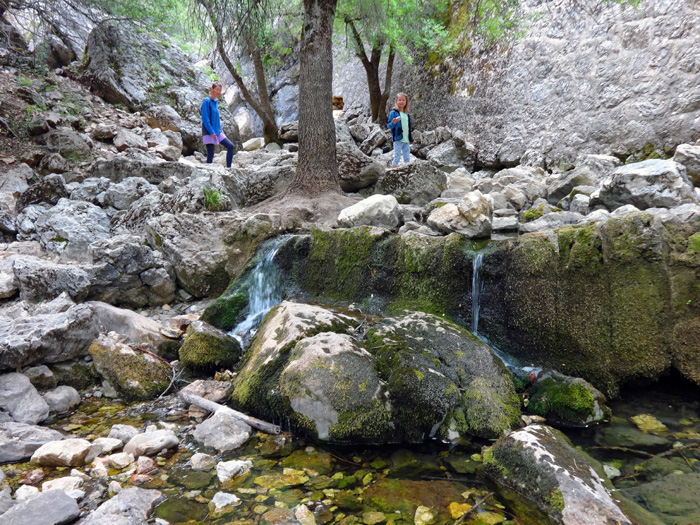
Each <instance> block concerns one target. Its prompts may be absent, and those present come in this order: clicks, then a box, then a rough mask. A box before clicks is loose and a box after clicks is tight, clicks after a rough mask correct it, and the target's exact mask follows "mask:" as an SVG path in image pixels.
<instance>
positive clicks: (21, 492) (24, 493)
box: [15, 485, 41, 501]
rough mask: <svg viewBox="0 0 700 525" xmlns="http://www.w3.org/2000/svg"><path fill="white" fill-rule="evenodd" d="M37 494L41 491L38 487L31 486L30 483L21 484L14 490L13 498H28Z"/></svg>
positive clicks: (21, 499)
mask: <svg viewBox="0 0 700 525" xmlns="http://www.w3.org/2000/svg"><path fill="white" fill-rule="evenodd" d="M39 494H41V492H40V491H39V489H38V488H36V487H32V486H31V485H22V486H21V487H19V488H18V489H17V490H16V491H15V499H16V500H20V501H23V500H28V499H32V498H36V497H37V496H38V495H39Z"/></svg>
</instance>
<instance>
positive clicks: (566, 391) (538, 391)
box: [528, 378, 595, 423]
mask: <svg viewBox="0 0 700 525" xmlns="http://www.w3.org/2000/svg"><path fill="white" fill-rule="evenodd" d="M528 408H529V409H530V410H531V411H532V412H533V413H535V414H537V415H540V416H543V417H547V416H549V415H551V414H554V415H555V416H556V417H557V418H558V419H559V420H561V421H566V422H580V423H584V422H586V421H588V420H589V419H590V418H591V417H593V415H594V414H595V400H594V398H593V394H592V393H591V392H590V391H589V390H588V389H587V388H586V387H585V386H584V385H582V384H581V383H571V382H564V381H555V380H554V379H552V378H547V379H545V380H543V381H538V382H537V383H536V384H535V387H534V389H533V392H532V395H531V396H530V403H529V405H528Z"/></svg>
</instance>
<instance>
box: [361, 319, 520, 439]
mask: <svg viewBox="0 0 700 525" xmlns="http://www.w3.org/2000/svg"><path fill="white" fill-rule="evenodd" d="M365 345H366V347H367V349H368V350H369V351H370V352H371V353H372V354H373V355H374V356H375V358H376V365H375V366H376V367H377V370H378V371H379V375H380V377H381V378H382V379H383V380H384V381H386V385H387V389H388V391H389V395H390V399H391V402H392V411H393V414H394V415H393V421H394V423H395V424H396V426H397V428H398V429H399V430H400V432H402V433H403V434H404V435H405V439H407V440H414V441H420V440H422V439H423V438H424V436H433V435H435V434H436V433H437V432H438V430H440V433H441V434H440V435H441V436H442V437H445V438H450V437H456V436H457V435H467V434H469V435H475V436H481V437H497V436H500V435H501V434H503V432H505V431H507V430H510V429H512V428H514V427H516V426H517V425H518V424H519V421H520V403H519V400H518V398H517V396H516V394H515V389H514V386H513V382H512V380H511V378H510V374H509V372H508V371H507V370H506V369H505V368H504V367H503V365H502V363H501V361H500V360H499V359H498V358H497V357H495V356H494V354H493V352H492V351H491V349H490V348H489V346H488V345H486V344H484V343H483V342H482V341H480V340H479V339H478V338H477V337H475V336H473V335H472V334H470V333H469V332H467V331H466V330H463V329H461V328H459V327H458V326H456V325H454V324H452V323H449V322H447V321H445V320H443V319H441V318H439V317H437V316H434V315H431V314H425V313H421V312H413V313H409V314H408V315H404V316H401V317H396V318H390V319H385V320H384V321H382V322H381V323H379V324H378V325H377V326H376V327H374V328H372V329H371V330H369V331H368V333H367V335H366V340H365Z"/></svg>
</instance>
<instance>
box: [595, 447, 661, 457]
mask: <svg viewBox="0 0 700 525" xmlns="http://www.w3.org/2000/svg"><path fill="white" fill-rule="evenodd" d="M591 448H592V449H600V450H617V451H618V452H627V453H628V454H639V455H640V456H646V457H648V458H653V457H654V454H650V453H649V452H644V451H643V450H636V449H634V448H627V447H591Z"/></svg>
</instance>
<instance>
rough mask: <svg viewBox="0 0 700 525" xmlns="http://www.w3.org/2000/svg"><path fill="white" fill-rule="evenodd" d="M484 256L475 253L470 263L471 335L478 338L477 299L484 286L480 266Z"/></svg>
mask: <svg viewBox="0 0 700 525" xmlns="http://www.w3.org/2000/svg"><path fill="white" fill-rule="evenodd" d="M483 261H484V254H483V253H477V254H476V255H475V256H474V260H473V261H472V333H473V334H474V335H475V336H477V337H479V307H480V306H481V305H480V304H479V299H480V297H481V287H482V285H483V284H484V276H483V275H481V264H482V262H483Z"/></svg>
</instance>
